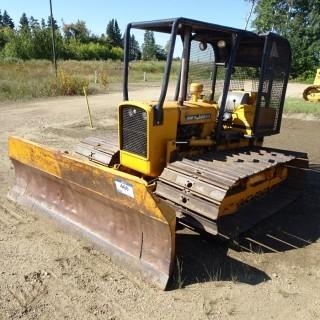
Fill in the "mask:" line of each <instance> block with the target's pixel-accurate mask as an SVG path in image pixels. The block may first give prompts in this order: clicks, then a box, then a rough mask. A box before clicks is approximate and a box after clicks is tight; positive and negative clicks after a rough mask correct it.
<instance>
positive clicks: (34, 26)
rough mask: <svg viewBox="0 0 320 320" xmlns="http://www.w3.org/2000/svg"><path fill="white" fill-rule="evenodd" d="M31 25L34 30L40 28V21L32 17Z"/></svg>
mask: <svg viewBox="0 0 320 320" xmlns="http://www.w3.org/2000/svg"><path fill="white" fill-rule="evenodd" d="M29 23H30V27H31V29H32V30H35V29H39V28H40V24H39V21H38V19H35V18H34V17H33V16H31V17H30V20H29Z"/></svg>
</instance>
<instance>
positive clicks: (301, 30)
mask: <svg viewBox="0 0 320 320" xmlns="http://www.w3.org/2000/svg"><path fill="white" fill-rule="evenodd" d="M319 21H320V0H258V1H257V4H256V7H255V19H254V21H253V26H254V28H255V29H256V31H258V32H263V33H265V32H268V31H270V30H272V31H273V32H276V33H278V34H280V35H282V36H284V37H286V38H287V39H288V40H289V42H290V44H291V48H292V56H293V61H292V70H291V73H292V75H293V77H297V76H301V75H304V76H305V77H307V76H308V75H309V74H310V73H311V74H312V76H314V71H315V69H316V67H317V66H319V65H320V54H319V52H320V24H319Z"/></svg>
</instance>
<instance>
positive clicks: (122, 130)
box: [8, 18, 308, 288]
mask: <svg viewBox="0 0 320 320" xmlns="http://www.w3.org/2000/svg"><path fill="white" fill-rule="evenodd" d="M133 29H136V30H142V32H143V31H145V30H149V31H153V32H160V33H162V34H167V35H169V36H170V42H169V47H168V52H167V57H166V62H165V69H164V73H163V79H162V86H161V92H160V96H159V97H158V98H157V99H156V100H154V101H133V100H130V99H129V92H128V91H129V90H128V79H129V73H130V68H129V65H130V63H131V62H130V60H131V59H130V35H131V32H132V30H133ZM178 40H180V41H181V47H180V48H181V52H182V55H181V58H180V59H177V57H175V56H174V52H175V47H176V42H177V41H178ZM124 42H125V45H124V73H123V101H122V102H121V103H120V104H119V108H118V141H115V140H114V138H113V137H108V136H106V137H104V138H103V139H101V138H95V137H88V138H86V139H84V140H83V141H81V142H80V143H79V145H77V146H76V148H75V152H74V153H72V152H67V153H65V152H61V151H58V150H54V149H51V148H49V147H46V146H43V145H39V144H37V143H34V142H31V141H27V140H24V139H22V138H19V137H10V138H9V142H8V144H9V156H10V158H11V160H12V162H13V164H14V167H15V175H16V180H15V185H14V186H13V188H12V189H11V190H10V192H9V195H8V197H9V198H10V199H11V200H13V201H15V202H17V203H19V204H22V205H25V206H29V207H32V208H35V209H39V210H40V211H41V212H46V213H47V214H49V215H50V216H52V217H54V218H56V219H58V220H60V221H61V222H63V223H65V224H67V225H69V226H73V227H75V229H77V230H81V231H82V232H83V233H84V234H85V235H87V236H89V237H90V238H91V240H92V241H93V242H95V243H96V244H98V245H100V246H101V247H103V249H104V250H105V251H106V252H107V254H109V255H110V256H111V257H112V260H113V261H115V262H116V263H120V264H121V265H126V266H127V267H128V268H129V269H131V270H134V271H139V272H140V274H141V275H142V276H143V277H144V278H146V279H148V280H149V281H151V282H153V283H156V284H158V285H159V286H160V287H161V288H165V287H166V285H167V283H168V280H169V278H170V275H171V274H172V270H173V266H174V263H175V234H176V227H177V226H178V225H179V226H184V227H187V228H190V229H192V230H194V231H195V232H199V233H202V232H204V233H209V234H211V235H214V236H219V237H223V238H224V239H230V238H232V237H234V236H235V235H237V234H239V233H241V232H244V231H245V230H248V229H250V228H252V227H253V226H254V225H255V224H257V223H259V222H260V221H261V220H263V219H265V218H267V217H268V216H270V215H271V214H273V213H275V212H277V211H279V210H280V209H281V208H283V207H284V206H285V205H287V204H288V203H290V202H291V201H293V200H294V199H296V197H297V195H298V194H299V192H300V189H301V187H302V184H303V172H304V168H306V167H307V166H308V160H307V155H306V154H304V153H299V152H293V151H287V150H278V149H272V148H267V147H263V140H264V137H265V136H270V135H274V134H278V133H279V132H280V125H281V119H282V111H283V105H284V99H285V93H286V88H287V82H288V74H289V69H290V63H291V49H290V45H289V43H288V41H287V40H286V39H284V38H282V37H280V36H279V35H276V34H273V33H268V34H266V35H258V34H255V33H253V32H249V31H244V30H239V29H235V28H229V27H224V26H220V25H216V24H212V23H206V22H201V21H196V20H191V19H186V18H176V19H166V20H157V21H150V22H136V23H130V24H128V26H127V28H126V32H125V41H124ZM173 60H174V61H175V63H177V61H179V62H180V68H179V72H178V76H177V77H176V79H177V80H176V86H175V90H174V97H173V98H172V99H168V98H167V96H168V95H167V92H168V90H169V87H170V86H171V85H170V86H169V79H170V75H171V74H172V72H171V71H172V70H171V69H172V64H173Z"/></svg>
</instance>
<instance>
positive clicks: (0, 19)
mask: <svg viewBox="0 0 320 320" xmlns="http://www.w3.org/2000/svg"><path fill="white" fill-rule="evenodd" d="M2 19H3V16H2V14H1V10H0V28H1V27H3V20H2Z"/></svg>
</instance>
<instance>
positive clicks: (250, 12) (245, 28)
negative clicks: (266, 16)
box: [244, 0, 256, 30]
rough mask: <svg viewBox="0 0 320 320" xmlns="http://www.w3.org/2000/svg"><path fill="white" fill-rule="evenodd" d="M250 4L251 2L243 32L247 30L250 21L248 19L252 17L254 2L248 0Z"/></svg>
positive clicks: (253, 0) (254, 0)
mask: <svg viewBox="0 0 320 320" xmlns="http://www.w3.org/2000/svg"><path fill="white" fill-rule="evenodd" d="M250 2H251V9H250V11H249V13H248V16H247V18H246V23H245V26H244V30H247V28H248V24H249V21H250V18H251V15H252V12H253V9H254V5H255V3H256V0H250Z"/></svg>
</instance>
